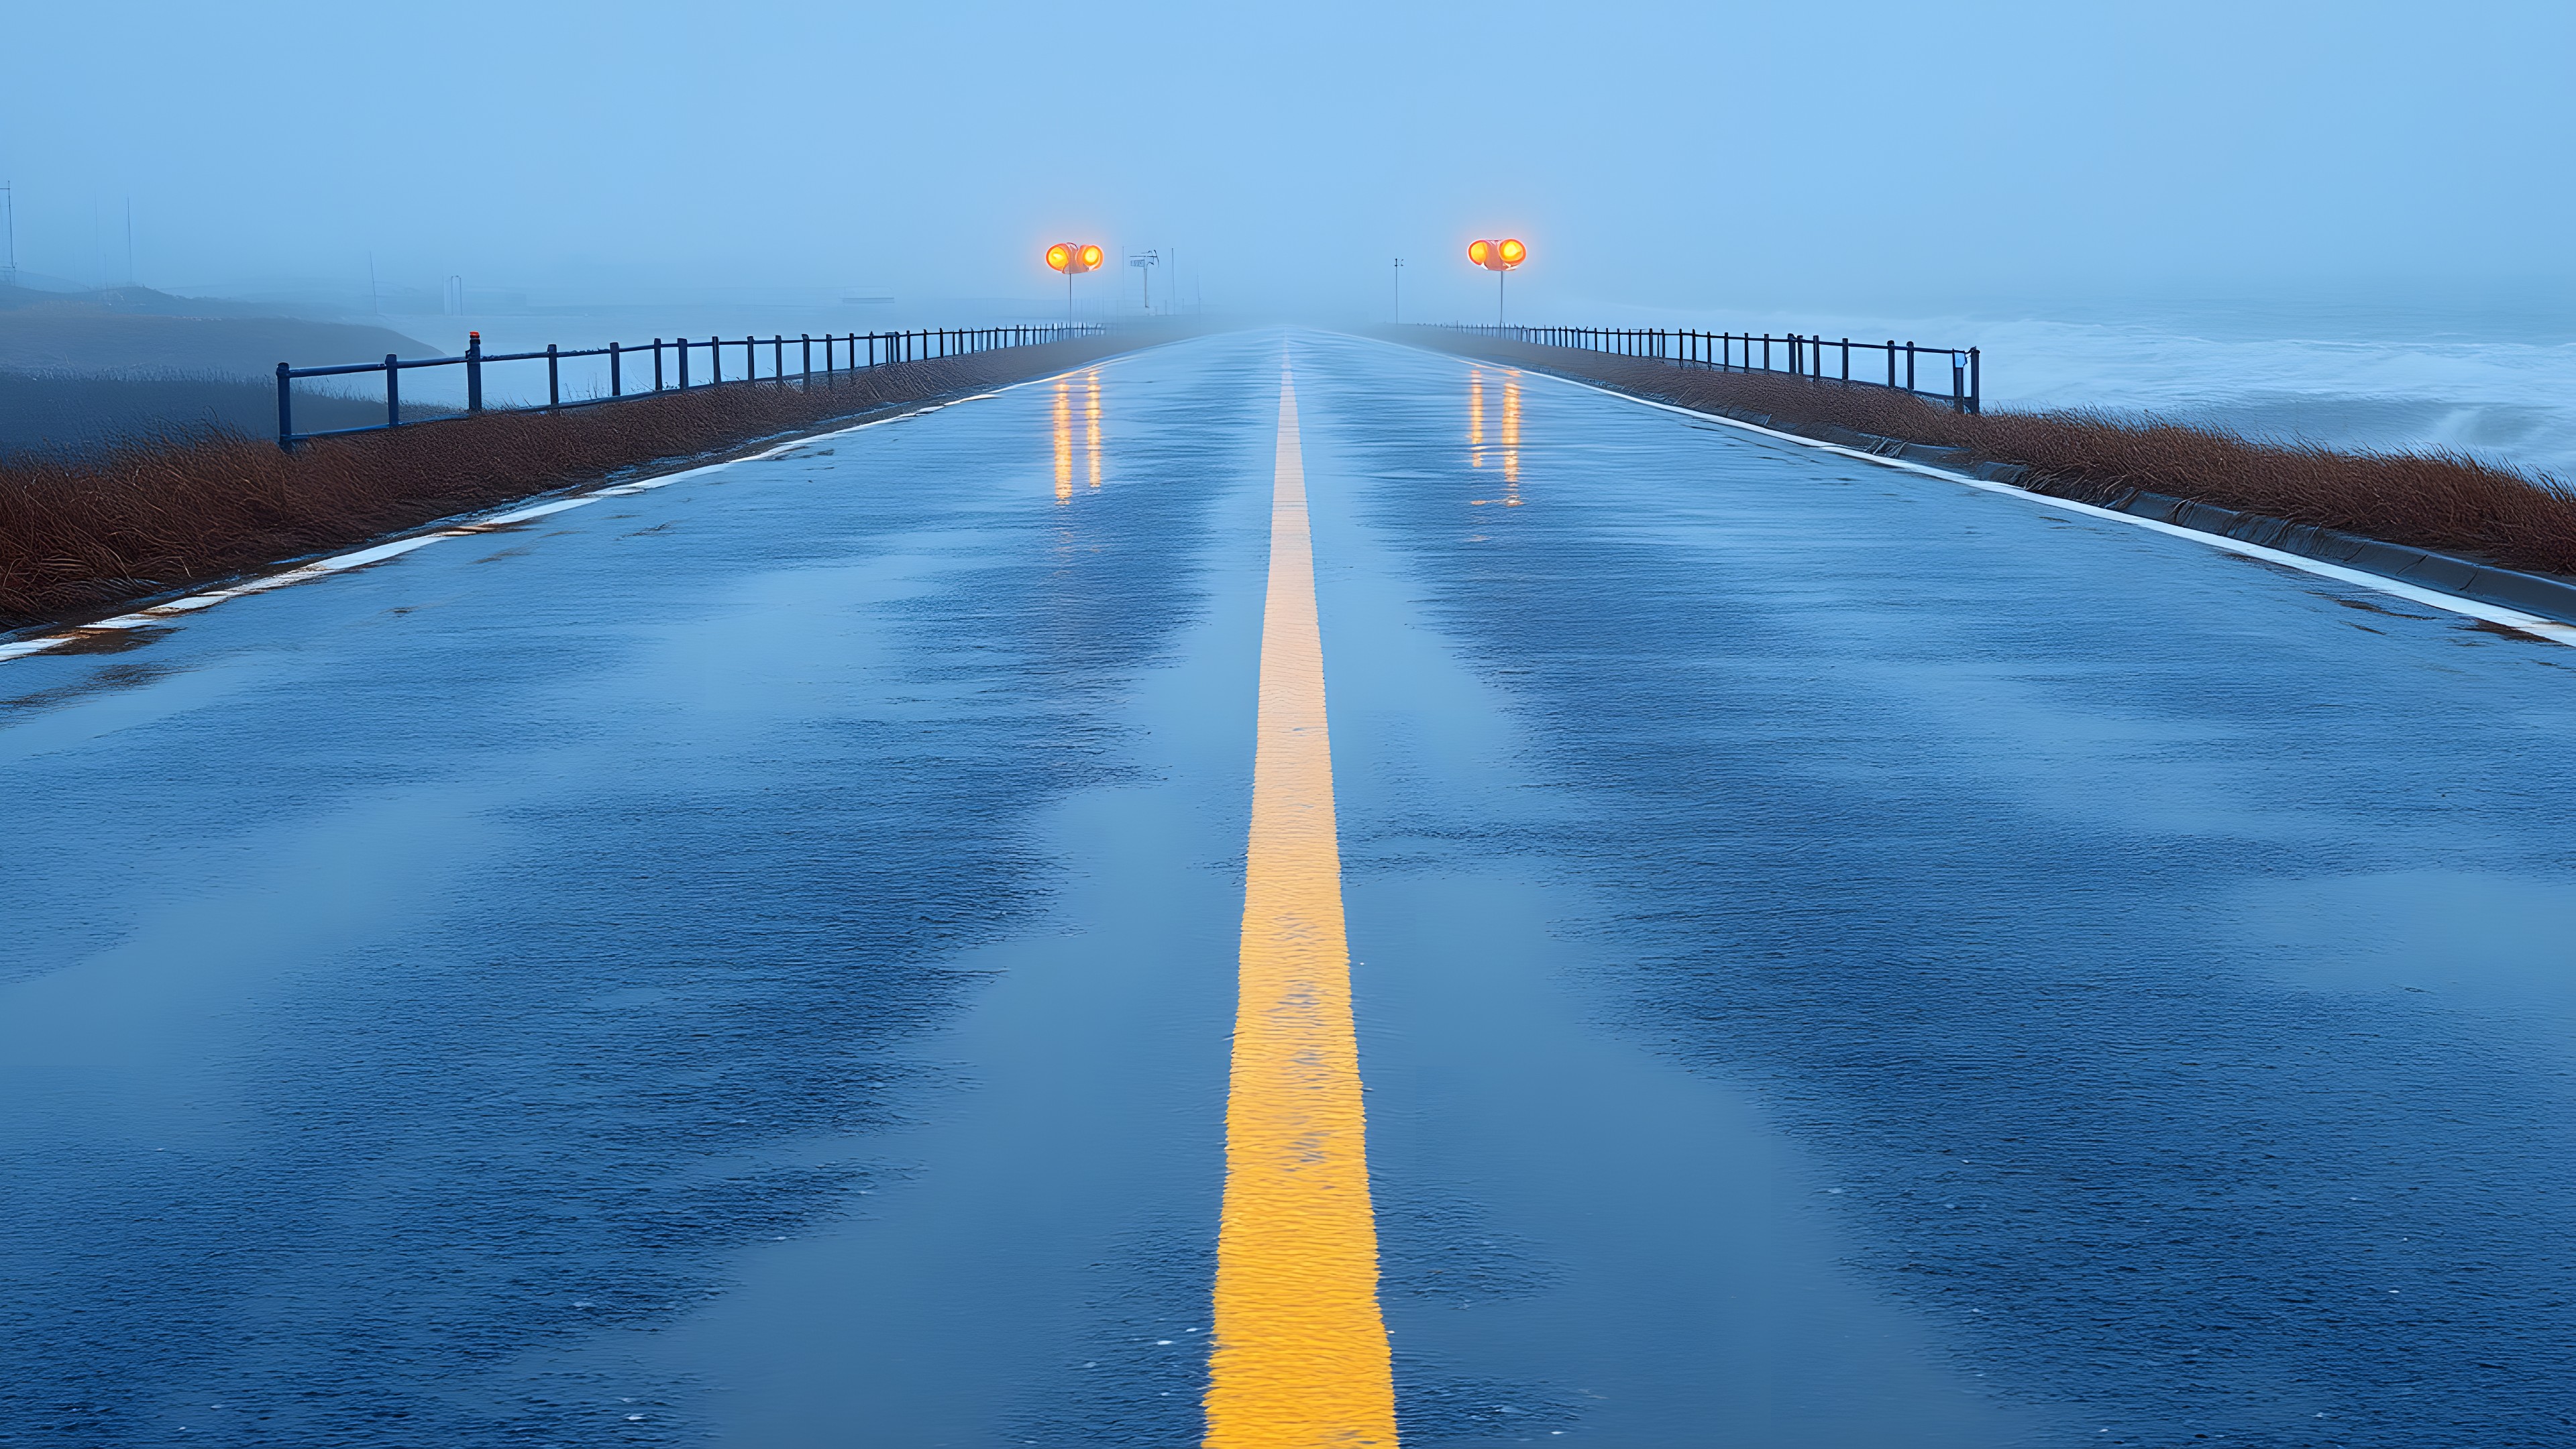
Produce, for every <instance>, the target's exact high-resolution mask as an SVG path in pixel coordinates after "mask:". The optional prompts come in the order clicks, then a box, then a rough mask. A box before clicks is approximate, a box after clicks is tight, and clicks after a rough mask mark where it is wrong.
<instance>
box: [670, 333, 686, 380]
mask: <svg viewBox="0 0 2576 1449" xmlns="http://www.w3.org/2000/svg"><path fill="white" fill-rule="evenodd" d="M671 350H672V351H673V352H676V353H678V354H679V356H680V388H681V390H682V391H684V392H685V391H687V390H688V386H689V339H687V338H685V337H683V338H681V339H680V340H679V341H677V342H675V343H673V344H671Z"/></svg>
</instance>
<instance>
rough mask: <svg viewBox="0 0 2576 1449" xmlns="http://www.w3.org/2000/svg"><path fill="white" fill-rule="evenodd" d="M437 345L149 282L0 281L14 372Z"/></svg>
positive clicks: (308, 357)
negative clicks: (75, 288) (49, 288)
mask: <svg viewBox="0 0 2576 1449" xmlns="http://www.w3.org/2000/svg"><path fill="white" fill-rule="evenodd" d="M456 342H457V344H458V346H459V347H461V346H462V344H463V339H462V338H459V339H456ZM441 350H442V349H440V348H437V347H433V346H431V345H430V344H429V343H426V342H423V341H421V340H420V339H419V338H416V337H407V336H404V335H403V334H402V333H399V332H395V331H392V330H391V329H389V328H384V327H370V326H360V325H356V324H352V323H346V322H310V321H305V320H303V319H301V318H295V317H280V316H276V315H274V313H269V314H266V315H263V314H262V312H261V310H260V309H259V308H257V307H254V306H251V305H249V304H245V303H240V302H223V301H217V300H214V299H211V298H202V297H174V296H171V295H170V294H169V293H166V292H156V291H153V290H152V289H151V288H149V287H115V288H110V289H108V290H106V291H100V292H78V293H69V294H66V293H62V292H39V291H32V290H29V289H28V288H25V287H0V369H5V370H8V371H13V372H84V373H103V374H108V375H121V376H136V375H142V376H159V375H166V374H169V373H187V374H193V375H198V376H228V377H265V376H268V375H271V374H273V373H274V372H275V371H276V369H277V365H278V364H279V363H281V362H291V363H294V364H296V365H297V366H299V367H308V366H320V365H323V364H328V363H337V362H365V361H368V360H370V359H372V358H379V357H382V356H384V355H385V354H386V353H388V352H399V353H401V354H403V355H404V356H407V357H424V356H429V355H432V354H435V353H438V352H439V351H441Z"/></svg>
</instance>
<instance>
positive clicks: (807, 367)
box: [796, 332, 814, 377]
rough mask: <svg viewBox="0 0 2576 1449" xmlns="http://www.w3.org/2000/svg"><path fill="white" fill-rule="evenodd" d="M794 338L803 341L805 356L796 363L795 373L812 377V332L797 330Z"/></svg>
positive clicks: (799, 375)
mask: <svg viewBox="0 0 2576 1449" xmlns="http://www.w3.org/2000/svg"><path fill="white" fill-rule="evenodd" d="M796 340H797V341H798V342H801V343H803V344H804V347H805V357H804V360H803V361H802V362H801V363H800V364H799V365H798V367H797V369H796V375H797V376H798V377H812V376H813V375H814V334H813V333H811V332H799V333H797V334H796Z"/></svg>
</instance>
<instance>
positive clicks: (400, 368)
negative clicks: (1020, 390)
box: [277, 323, 1108, 452]
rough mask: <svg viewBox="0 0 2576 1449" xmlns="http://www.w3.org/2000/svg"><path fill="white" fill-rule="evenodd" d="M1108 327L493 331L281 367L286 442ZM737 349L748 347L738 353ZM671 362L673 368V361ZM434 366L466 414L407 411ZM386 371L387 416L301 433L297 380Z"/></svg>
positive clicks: (900, 359)
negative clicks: (713, 333)
mask: <svg viewBox="0 0 2576 1449" xmlns="http://www.w3.org/2000/svg"><path fill="white" fill-rule="evenodd" d="M1107 330H1108V329H1107V328H1106V327H1104V326H1101V325H1099V324H1097V323H1076V324H1069V325H1063V326H1048V327H964V328H931V329H927V330H923V331H914V332H826V333H824V334H823V335H821V336H819V337H817V336H815V335H813V334H812V333H804V332H800V333H798V334H797V335H796V336H794V337H789V336H787V335H786V334H785V333H783V332H781V333H772V334H771V335H770V336H767V337H754V336H745V337H741V338H733V337H709V338H704V339H700V340H695V341H693V340H691V339H689V338H686V337H680V338H675V339H672V340H670V341H667V342H666V341H664V340H663V339H662V338H659V337H656V338H654V339H653V340H652V341H651V342H649V343H631V344H630V343H619V342H611V343H609V344H608V345H607V346H605V347H574V348H565V347H558V346H554V345H552V344H549V345H548V346H547V347H546V350H545V351H543V352H485V351H484V350H483V334H481V333H479V332H477V333H471V334H468V341H467V342H466V345H465V351H464V352H463V353H461V354H459V355H457V356H455V357H400V356H397V355H395V354H393V353H390V352H388V353H386V354H385V358H384V361H382V362H346V363H340V364H337V365H334V366H330V367H293V366H290V365H288V364H286V363H283V362H281V363H279V364H278V365H277V446H279V447H280V448H283V449H285V450H287V451H288V452H293V451H294V450H295V445H296V444H298V443H301V442H304V441H307V440H308V439H312V438H333V437H340V436H342V435H344V434H348V433H380V432H383V431H385V430H386V429H388V428H404V427H419V426H421V425H422V424H424V423H436V422H444V421H448V420H451V419H453V418H459V417H470V416H472V415H474V414H476V413H481V412H486V411H490V412H559V411H562V410H563V409H565V408H577V407H593V406H596V405H598V404H601V403H612V402H625V401H631V400H633V399H635V398H639V397H651V396H652V395H653V394H655V393H658V392H664V391H673V390H677V389H679V388H699V387H714V386H719V385H722V384H725V383H728V382H732V383H748V382H780V381H785V380H787V379H789V378H791V377H792V378H795V379H797V380H800V381H801V380H805V379H810V378H814V377H817V376H822V377H829V376H832V375H834V374H838V373H851V372H865V371H868V370H870V369H872V368H878V367H890V366H893V365H895V364H898V363H904V362H927V361H931V360H934V359H937V358H942V357H964V356H968V355H971V354H974V353H979V352H995V351H1000V350H1002V349H1004V348H1011V347H1042V346H1045V345H1046V344H1048V343H1051V342H1064V341H1068V340H1070V339H1073V338H1077V337H1095V336H1098V335H1100V334H1101V333H1103V332H1106V331H1107ZM790 342H793V343H795V344H796V347H797V352H796V359H797V366H796V370H795V371H794V372H792V373H791V372H790V371H789V370H788V367H787V344H788V343H790ZM818 343H819V344H821V346H822V352H823V367H822V370H821V371H820V372H819V373H818V372H817V371H816V370H815V367H814V350H815V346H816V344H818ZM736 349H739V352H738V354H736ZM763 351H767V352H768V353H769V375H768V376H767V377H765V378H764V377H763V376H761V371H760V354H761V353H762V352H763ZM648 353H649V354H650V355H651V357H652V367H653V385H652V386H651V387H649V388H647V387H644V386H643V385H642V382H643V380H642V378H640V377H638V378H637V379H636V384H637V385H636V386H635V387H634V388H633V389H632V390H630V389H629V388H628V387H627V385H626V369H627V367H628V366H629V365H630V364H631V365H633V366H636V367H638V368H641V367H642V366H643V363H644V358H645V356H646V355H647V354H648ZM729 354H735V355H739V356H740V357H741V359H742V366H741V370H740V371H739V372H738V373H736V374H735V375H734V376H733V377H731V378H728V377H726V376H725V359H726V357H727V356H728V355H729ZM700 356H702V357H704V358H705V360H706V371H705V375H704V376H703V377H702V378H701V379H699V380H698V381H696V382H692V381H691V380H690V377H689V363H690V360H691V359H692V358H693V357H700ZM592 357H604V358H606V359H608V391H607V392H606V393H605V394H603V395H598V396H593V397H581V398H574V399H572V400H571V401H569V402H567V401H565V399H564V395H563V364H564V363H565V362H566V361H570V360H578V359H582V358H592ZM666 359H667V362H668V366H667V367H666V366H665V361H666ZM509 362H542V363H544V364H545V365H546V400H545V401H544V402H542V403H526V404H522V405H519V406H515V407H495V408H489V409H487V408H485V407H484V405H483V370H484V368H486V367H488V366H491V365H493V364H496V363H509ZM429 367H461V368H463V369H465V408H464V411H463V412H457V413H445V414H441V415H438V416H435V417H427V418H422V417H412V418H405V417H404V416H403V414H402V375H403V374H404V373H406V372H411V371H415V370H417V369H420V368H429ZM370 372H380V373H383V374H384V378H385V420H384V421H383V422H381V423H371V424H369V425H368V426H366V427H362V428H332V429H330V430H328V431H324V432H314V433H299V432H297V431H295V384H296V383H297V382H298V381H299V380H301V379H304V378H308V377H352V376H356V375H358V374H361V373H370Z"/></svg>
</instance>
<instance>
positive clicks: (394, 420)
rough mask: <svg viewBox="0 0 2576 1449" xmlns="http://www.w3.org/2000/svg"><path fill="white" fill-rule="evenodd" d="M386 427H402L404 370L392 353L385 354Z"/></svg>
mask: <svg viewBox="0 0 2576 1449" xmlns="http://www.w3.org/2000/svg"><path fill="white" fill-rule="evenodd" d="M385 426H386V427H389V428H399V427H401V426H402V368H401V367H399V366H398V365H396V359H395V357H394V355H393V354H392V353H390V352H388V353H386V354H385Z"/></svg>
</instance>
